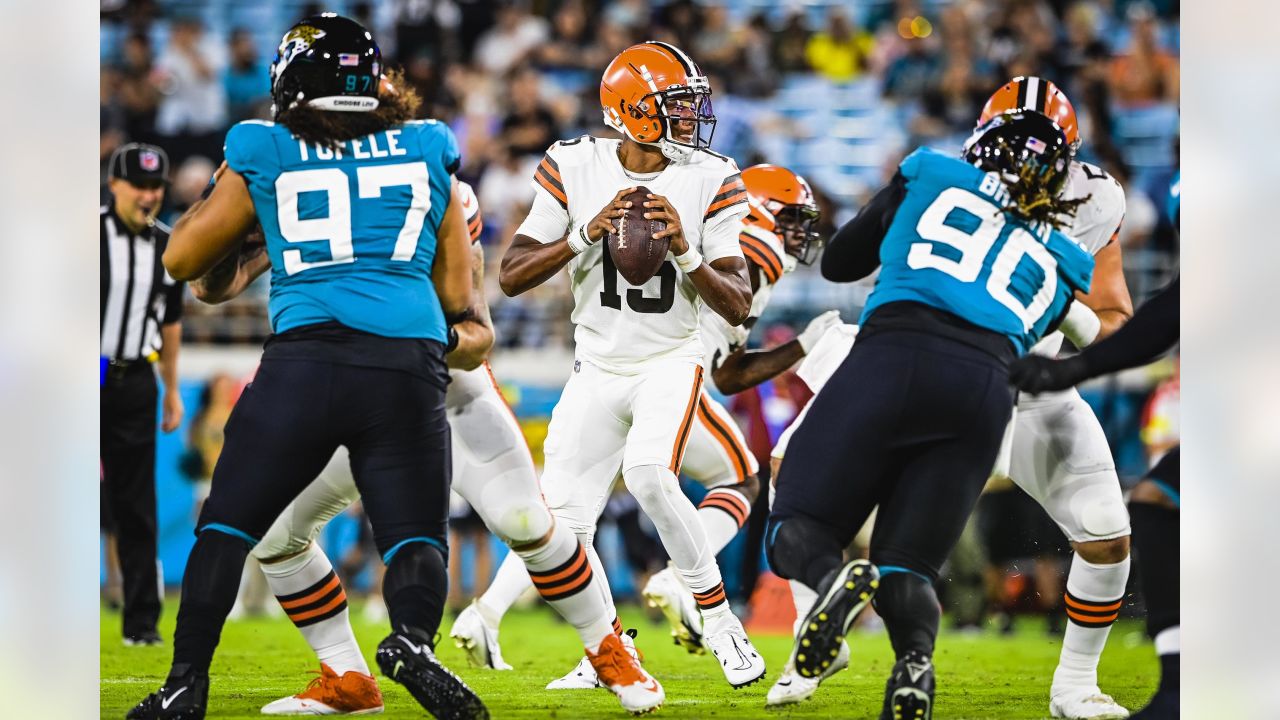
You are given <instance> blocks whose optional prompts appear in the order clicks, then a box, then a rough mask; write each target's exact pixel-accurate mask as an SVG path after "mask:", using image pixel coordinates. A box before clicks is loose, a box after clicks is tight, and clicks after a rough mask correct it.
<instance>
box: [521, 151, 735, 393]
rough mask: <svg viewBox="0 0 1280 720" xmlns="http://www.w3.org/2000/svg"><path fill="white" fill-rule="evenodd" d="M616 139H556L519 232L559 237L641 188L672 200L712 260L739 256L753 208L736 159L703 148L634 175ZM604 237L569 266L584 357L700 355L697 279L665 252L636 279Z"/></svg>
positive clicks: (638, 360)
mask: <svg viewBox="0 0 1280 720" xmlns="http://www.w3.org/2000/svg"><path fill="white" fill-rule="evenodd" d="M620 144H621V141H620V140H609V139H601V138H595V137H591V136H589V135H588V136H583V137H580V138H577V139H576V140H568V141H564V142H558V143H556V144H554V145H552V146H551V147H550V148H549V149H548V150H547V154H546V156H545V157H543V159H542V162H541V163H540V164H539V165H538V169H537V171H536V172H535V173H534V178H533V187H534V191H535V196H534V202H533V207H532V208H531V209H530V210H529V216H528V217H527V218H525V220H524V222H523V223H522V224H521V225H520V227H519V229H517V230H516V234H518V235H525V236H528V237H531V238H533V239H534V240H537V241H538V242H542V243H550V242H555V241H557V240H560V239H561V238H563V237H564V236H565V234H566V233H567V232H569V231H573V232H577V228H578V227H580V226H585V225H587V224H588V223H590V222H591V220H592V219H593V218H594V217H595V216H596V214H597V213H599V212H600V211H601V210H603V209H604V207H605V206H606V205H608V204H609V203H610V202H612V201H613V198H614V196H615V195H617V194H618V191H620V190H623V189H625V188H629V187H638V186H644V187H647V188H648V189H649V190H650V191H651V192H653V193H654V194H656V195H661V196H662V197H665V198H666V199H667V200H668V201H669V202H670V203H671V205H672V206H673V207H674V208H675V210H676V213H677V214H678V215H679V216H680V224H681V226H682V228H683V229H684V237H685V240H686V241H688V243H689V246H690V247H692V248H695V249H698V250H699V251H700V252H701V253H702V256H703V258H704V260H705V261H706V262H708V263H710V262H713V261H715V260H719V259H720V258H725V257H739V258H740V257H742V249H741V248H740V247H739V246H738V232H739V231H740V230H741V228H742V218H743V217H745V216H746V214H747V191H746V187H745V186H744V185H743V184H742V180H741V178H739V177H738V167H737V165H735V164H734V162H733V161H732V160H730V159H729V158H726V157H723V156H721V155H717V154H715V153H711V152H706V151H699V152H695V153H693V155H692V156H691V157H690V158H689V160H688V161H687V162H684V163H674V162H673V163H670V164H669V165H667V167H666V168H664V169H663V170H662V172H659V173H656V174H653V175H646V176H637V175H629V174H628V173H627V171H626V170H625V169H623V167H622V163H621V161H619V160H618V147H619V145H620ZM606 244H607V241H606V240H601V241H600V242H597V243H595V244H593V245H592V246H591V247H589V248H587V249H586V250H585V251H583V252H582V254H580V255H578V256H576V257H574V258H573V259H572V260H570V261H569V265H568V268H567V269H568V272H569V281H570V284H571V287H572V290H573V299H574V308H573V314H572V320H573V323H574V324H575V325H576V326H577V328H576V330H575V331H574V342H575V344H576V345H577V353H578V355H579V356H580V357H581V358H583V359H585V360H588V361H590V362H591V363H593V364H594V365H596V366H598V367H600V368H603V369H605V370H607V371H609V372H613V373H618V374H634V373H637V372H639V371H640V370H641V368H642V366H643V365H644V364H645V363H646V362H649V361H651V360H656V359H674V358H688V359H690V360H692V361H693V362H695V363H697V362H700V361H701V360H702V355H703V347H702V343H701V341H700V340H699V336H698V309H699V308H700V307H701V305H702V299H701V298H700V297H699V296H698V291H697V289H696V288H695V287H694V286H693V281H692V280H690V279H689V277H688V276H687V275H685V274H684V273H682V272H680V270H679V269H678V268H677V267H676V265H675V262H674V261H673V260H672V259H671V258H670V256H669V255H668V259H667V260H666V261H664V262H663V263H662V267H661V268H660V269H659V270H658V273H657V274H656V275H654V276H653V277H652V278H650V279H649V281H648V282H646V283H645V284H644V285H639V286H633V285H631V284H630V283H628V282H627V281H626V279H624V278H623V277H622V275H621V274H619V273H618V271H617V269H616V268H615V267H614V265H613V263H612V261H611V259H610V258H609V253H608V252H606V251H605V245H606Z"/></svg>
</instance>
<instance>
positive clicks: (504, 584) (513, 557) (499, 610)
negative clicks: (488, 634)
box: [476, 552, 533, 630]
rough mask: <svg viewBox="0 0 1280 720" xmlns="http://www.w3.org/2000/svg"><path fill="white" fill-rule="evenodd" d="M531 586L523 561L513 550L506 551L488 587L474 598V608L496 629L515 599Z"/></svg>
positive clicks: (531, 582)
mask: <svg viewBox="0 0 1280 720" xmlns="http://www.w3.org/2000/svg"><path fill="white" fill-rule="evenodd" d="M531 587H533V581H531V580H530V579H529V570H528V569H527V568H526V567H525V565H524V561H523V560H521V559H520V556H519V555H517V554H516V553H514V552H509V553H507V556H506V557H505V558H503V559H502V564H501V565H499V566H498V572H497V574H496V575H494V577H493V582H491V583H489V589H488V590H485V591H484V594H483V595H481V596H480V597H479V598H477V600H476V609H478V610H479V611H480V617H482V618H484V621H485V623H486V624H488V625H489V626H490V627H492V628H493V629H495V630H496V629H497V628H498V625H500V624H502V617H503V616H504V615H506V614H507V611H508V610H510V609H511V606H512V605H514V604H515V602H516V600H518V599H520V596H521V595H523V594H524V593H525V591H526V590H528V589H529V588H531Z"/></svg>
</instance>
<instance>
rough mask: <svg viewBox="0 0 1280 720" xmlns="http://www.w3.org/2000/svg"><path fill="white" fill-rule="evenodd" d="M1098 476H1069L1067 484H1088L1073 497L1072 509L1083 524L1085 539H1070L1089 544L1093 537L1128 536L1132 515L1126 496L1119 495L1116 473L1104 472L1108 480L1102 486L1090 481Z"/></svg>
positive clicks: (1081, 524)
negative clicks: (1126, 506)
mask: <svg viewBox="0 0 1280 720" xmlns="http://www.w3.org/2000/svg"><path fill="white" fill-rule="evenodd" d="M1096 474H1099V473H1089V474H1088V475H1075V474H1072V475H1069V476H1067V478H1066V483H1068V484H1070V483H1078V482H1087V483H1089V484H1088V485H1086V487H1085V488H1084V489H1083V490H1081V491H1080V492H1079V493H1076V495H1075V496H1073V497H1072V498H1071V504H1072V506H1073V508H1072V510H1073V512H1074V513H1075V515H1076V517H1077V518H1078V521H1079V523H1080V529H1081V530H1082V531H1083V532H1084V533H1085V535H1086V537H1083V538H1071V539H1072V540H1075V541H1077V542H1089V541H1090V539H1092V538H1103V539H1107V538H1113V537H1117V536H1122V535H1128V534H1129V512H1128V510H1126V509H1125V505H1124V497H1123V496H1122V495H1121V493H1120V487H1119V483H1118V481H1117V480H1116V479H1115V477H1116V476H1115V471H1113V470H1108V471H1105V472H1103V473H1101V474H1102V475H1103V476H1104V477H1105V478H1106V480H1105V481H1104V482H1103V483H1098V482H1096V481H1094V482H1089V480H1088V478H1089V477H1090V476H1092V475H1096Z"/></svg>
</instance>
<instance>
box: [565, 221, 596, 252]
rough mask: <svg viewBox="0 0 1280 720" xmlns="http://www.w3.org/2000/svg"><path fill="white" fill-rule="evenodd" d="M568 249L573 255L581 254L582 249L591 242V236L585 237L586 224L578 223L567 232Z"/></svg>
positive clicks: (587, 246)
mask: <svg viewBox="0 0 1280 720" xmlns="http://www.w3.org/2000/svg"><path fill="white" fill-rule="evenodd" d="M568 241H569V249H570V250H572V251H573V254H574V255H581V254H582V253H583V251H584V250H586V249H587V248H589V247H591V245H592V244H593V243H592V242H591V238H589V237H587V226H586V225H579V226H578V227H577V229H576V230H572V231H570V232H569V238H568Z"/></svg>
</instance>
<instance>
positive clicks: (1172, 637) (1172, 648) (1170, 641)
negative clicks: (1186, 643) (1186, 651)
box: [1155, 625, 1182, 655]
mask: <svg viewBox="0 0 1280 720" xmlns="http://www.w3.org/2000/svg"><path fill="white" fill-rule="evenodd" d="M1155 642H1156V655H1180V654H1181V653H1182V626H1181V625H1174V626H1173V627H1171V628H1165V629H1164V630H1161V631H1160V632H1158V633H1156V641H1155Z"/></svg>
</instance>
